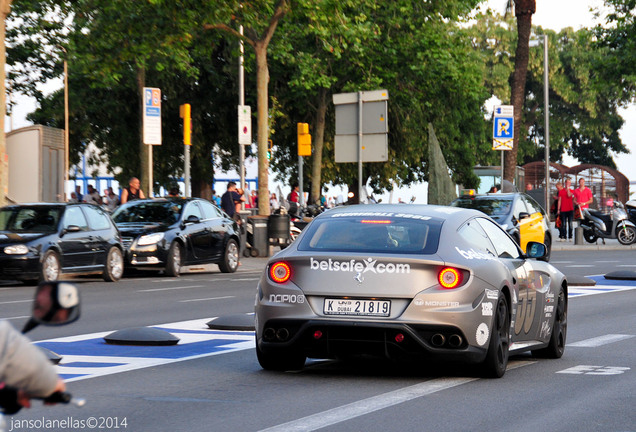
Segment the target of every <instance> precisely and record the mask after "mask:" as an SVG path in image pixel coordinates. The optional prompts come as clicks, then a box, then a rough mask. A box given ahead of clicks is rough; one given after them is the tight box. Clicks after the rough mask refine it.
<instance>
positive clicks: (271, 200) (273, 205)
mask: <svg viewBox="0 0 636 432" xmlns="http://www.w3.org/2000/svg"><path fill="white" fill-rule="evenodd" d="M269 207H270V208H271V209H272V210H276V209H277V208H278V207H280V204H279V203H278V198H277V197H276V193H274V192H272V195H271V196H270V198H269Z"/></svg>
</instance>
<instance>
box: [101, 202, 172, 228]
mask: <svg viewBox="0 0 636 432" xmlns="http://www.w3.org/2000/svg"><path fill="white" fill-rule="evenodd" d="M182 210H183V203H182V202H177V201H162V202H133V203H132V204H131V205H128V206H122V207H120V208H119V209H117V210H116V211H115V213H113V220H114V221H115V223H131V222H132V223H160V224H167V225H172V224H173V223H175V222H177V221H178V220H179V216H180V215H181V211H182Z"/></svg>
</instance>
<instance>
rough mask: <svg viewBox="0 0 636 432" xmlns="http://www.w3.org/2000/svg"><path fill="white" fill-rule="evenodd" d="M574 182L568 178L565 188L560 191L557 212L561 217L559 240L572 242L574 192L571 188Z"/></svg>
mask: <svg viewBox="0 0 636 432" xmlns="http://www.w3.org/2000/svg"><path fill="white" fill-rule="evenodd" d="M571 185H572V181H571V180H570V179H569V178H568V179H565V186H564V187H563V189H561V191H559V203H558V207H557V211H558V214H559V216H560V217H561V232H560V233H559V240H560V241H565V240H566V239H567V240H568V241H572V236H573V234H574V233H573V232H572V218H573V216H574V192H573V191H572V188H571V187H570V186H571Z"/></svg>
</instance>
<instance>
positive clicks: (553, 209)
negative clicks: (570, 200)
mask: <svg viewBox="0 0 636 432" xmlns="http://www.w3.org/2000/svg"><path fill="white" fill-rule="evenodd" d="M556 189H557V190H556V193H555V194H554V195H552V205H551V206H550V213H551V214H552V215H554V216H555V217H556V215H557V214H558V212H557V209H558V208H559V192H560V191H561V189H563V182H561V181H559V182H557V183H556Z"/></svg>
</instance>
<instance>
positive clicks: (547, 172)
mask: <svg viewBox="0 0 636 432" xmlns="http://www.w3.org/2000/svg"><path fill="white" fill-rule="evenodd" d="M530 42H531V43H532V42H534V44H532V45H531V46H537V45H538V44H539V43H541V42H543V108H544V109H543V111H544V113H543V114H544V122H545V155H544V158H545V210H546V217H547V218H548V221H549V220H550V211H549V209H550V207H549V205H550V94H549V88H550V86H549V81H548V35H547V34H544V35H543V40H542V39H532V40H531V41H530Z"/></svg>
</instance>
